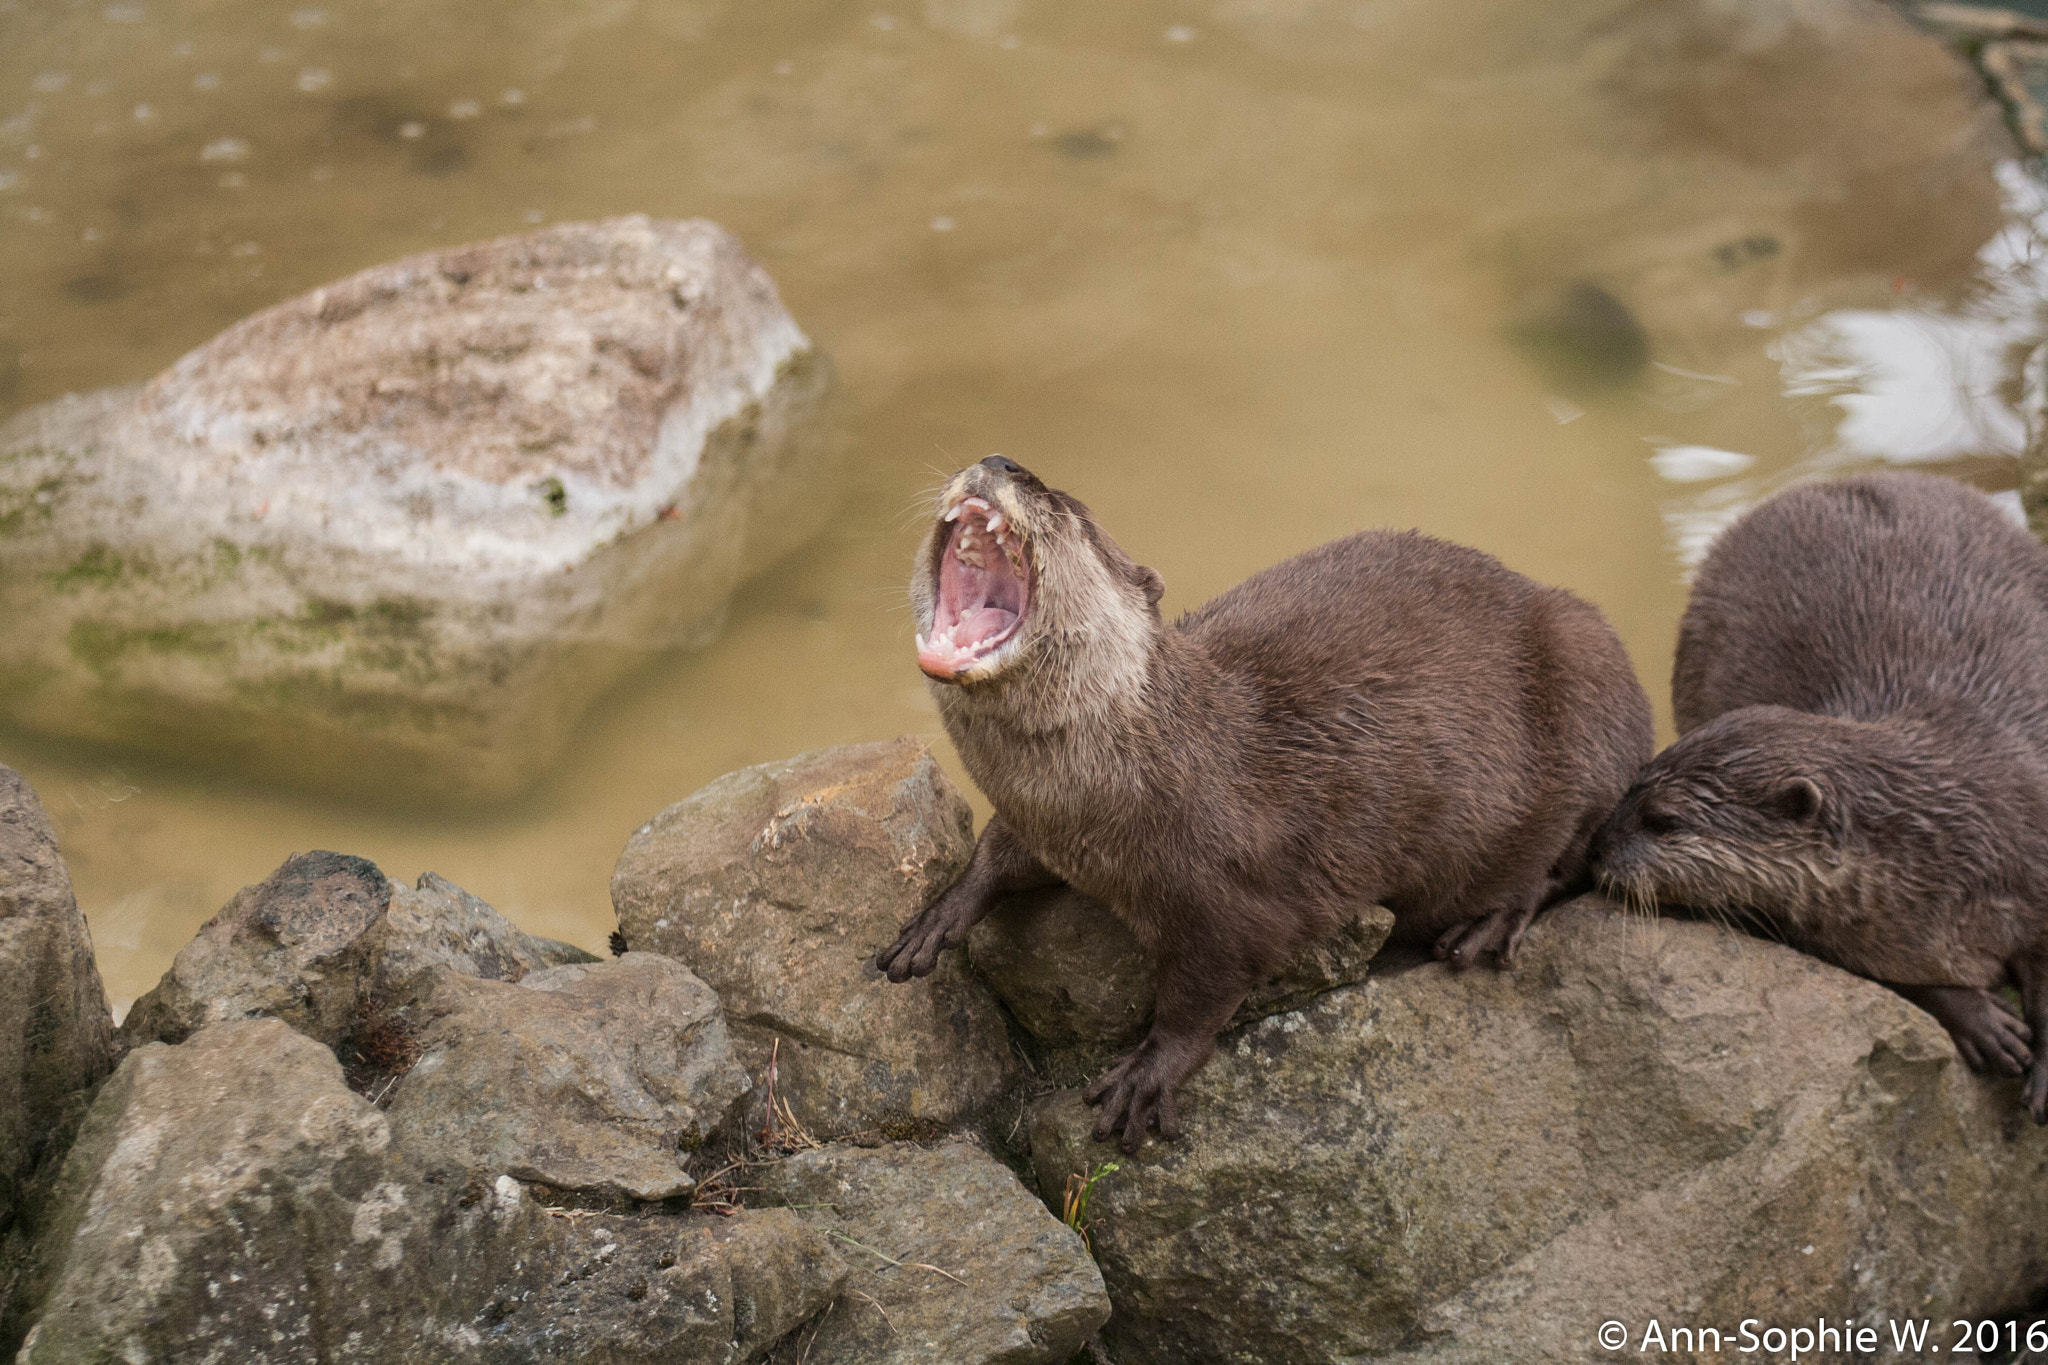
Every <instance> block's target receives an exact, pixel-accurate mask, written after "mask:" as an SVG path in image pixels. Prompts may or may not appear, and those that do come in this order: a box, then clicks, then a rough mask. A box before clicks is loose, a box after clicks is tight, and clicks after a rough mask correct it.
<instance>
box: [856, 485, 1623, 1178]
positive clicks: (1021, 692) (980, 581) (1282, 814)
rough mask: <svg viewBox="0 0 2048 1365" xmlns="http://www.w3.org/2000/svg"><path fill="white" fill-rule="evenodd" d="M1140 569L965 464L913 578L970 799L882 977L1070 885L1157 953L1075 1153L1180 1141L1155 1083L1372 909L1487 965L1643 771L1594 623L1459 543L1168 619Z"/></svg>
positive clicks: (1051, 495)
mask: <svg viewBox="0 0 2048 1365" xmlns="http://www.w3.org/2000/svg"><path fill="white" fill-rule="evenodd" d="M1163 591H1164V588H1163V586H1162V584H1161V583H1160V580H1159V576H1158V575H1157V574H1155V573H1154V572H1152V570H1150V569H1147V568H1143V567H1141V566H1140V565H1137V564H1134V563H1133V562H1132V561H1131V559H1130V558H1129V556H1127V555H1126V554H1125V553H1124V552H1123V550H1122V549H1120V548H1119V547H1118V546H1117V544H1116V542H1115V541H1113V540H1111V539H1110V538H1109V535H1108V534H1107V533H1106V532H1104V531H1103V530H1102V528H1101V527H1099V526H1098V525H1096V523H1095V519H1094V518H1093V517H1092V516H1091V515H1090V514H1089V512H1088V509H1087V508H1086V507H1084V506H1082V505H1081V503H1080V502H1078V501H1076V500H1075V499H1074V498H1072V497H1070V496H1068V495H1067V494H1065V493H1061V492H1058V491H1056V490H1053V489H1049V488H1047V487H1046V486H1045V485H1044V484H1042V483H1040V482H1039V481H1038V480H1037V479H1036V478H1034V477H1033V476H1032V475H1031V474H1030V473H1028V472H1027V471H1025V470H1024V469H1023V468H1021V467H1020V466H1018V465H1017V464H1015V463H1014V462H1012V461H1009V460H1005V459H1003V458H1001V457H1000V456H991V457H989V458H988V459H986V460H983V461H982V462H981V463H980V464H979V465H975V466H973V467H971V468H969V469H967V470H965V471H963V472H962V473H960V474H959V475H957V476H956V477H955V478H954V479H953V480H952V481H951V482H950V483H949V484H948V485H947V486H946V489H945V491H944V492H943V493H942V494H941V495H940V497H939V502H938V508H937V517H936V520H935V521H934V523H933V526H932V529H931V532H930V534H929V535H927V536H926V538H925V542H924V545H923V548H922V549H921V550H920V551H919V553H918V558H917V564H916V569H915V572H914V575H913V577H912V580H911V596H912V599H913V601H914V603H915V606H916V612H917V623H918V628H919V635H918V666H919V667H920V668H922V669H923V670H924V672H925V673H926V674H927V675H928V676H929V677H930V678H931V679H932V691H933V693H934V695H935V697H936V698H937V701H938V705H939V711H940V714H941V716H942V717H943V719H944V721H945V725H946V730H947V733H948V734H950V735H951V736H952V738H953V742H954V745H955V746H956V747H957V748H958V749H959V752H960V756H961V759H962V761H964V762H965V763H966V765H967V769H968V771H969V772H970V773H972V774H973V776H974V779H975V781H976V782H977V783H978V784H979V785H980V787H981V789H982V791H983V792H984V793H985V794H986V795H987V796H988V798H989V800H990V802H991V803H992V804H993V805H994V806H995V810H996V814H995V817H994V818H993V819H991V820H990V821H989V823H988V825H987V827H986V828H985V829H984V830H983V831H982V835H981V839H980V841H979V842H978V843H977V844H976V846H975V850H974V858H973V861H972V862H971V863H970V864H969V866H968V869H967V871H966V873H965V874H963V875H962V876H961V878H960V880H959V881H957V882H955V883H954V884H953V885H952V886H951V887H950V888H949V889H947V890H946V891H945V892H944V893H943V894H941V895H940V896H939V898H938V899H937V900H936V901H934V902H933V903H932V904H931V906H930V907H929V908H927V909H926V910H925V911H924V913H923V914H921V915H920V916H918V918H917V919H915V920H914V921H912V922H911V924H910V925H909V927H907V928H906V929H904V931H903V933H902V936H901V937H900V938H898V939H897V941H896V942H895V944H893V945H892V946H891V947H889V948H888V949H886V950H885V951H883V952H882V953H880V954H879V955H878V956H877V959H876V961H877V963H878V965H879V966H881V967H882V968H883V969H884V970H885V971H887V972H888V974H889V978H890V980H892V981H904V980H907V979H909V978H910V977H913V976H922V975H924V974H925V973H927V972H929V971H931V970H932V967H933V965H934V963H935V962H936V961H937V959H938V954H939V953H940V952H941V951H942V950H943V949H946V948H950V947H954V946H956V945H958V944H959V943H960V942H961V941H962V939H964V938H965V936H966V934H967V930H968V929H969V927H971V926H972V925H973V924H974V923H975V922H976V921H978V920H979V919H981V918H982V917H983V916H984V915H986V914H987V913H988V911H989V909H990V907H991V906H992V904H993V903H994V902H995V900H996V899H997V898H998V897H999V896H1001V895H1003V894H1005V893H1008V892H1012V891H1018V890H1023V889H1026V888H1030V887H1035V886H1045V885H1049V884H1054V883H1057V882H1060V881H1065V882H1068V883H1070V884H1072V885H1073V886H1075V887H1077V888H1079V889H1080V890H1082V891H1085V892H1087V893H1088V894H1089V895H1091V896H1094V897H1096V898H1097V899H1099V900H1101V901H1103V902H1105V903H1106V904H1108V905H1110V906H1111V907H1112V908H1113V909H1114V910H1115V911H1116V913H1117V914H1118V915H1119V916H1120V917H1122V918H1123V919H1124V920H1125V922H1126V923H1128V924H1129V926H1130V928H1131V930H1132V932H1133V934H1134V935H1136V937H1137V938H1138V940H1139V941H1140V942H1141V943H1142V944H1143V945H1144V946H1145V947H1146V949H1147V950H1148V951H1149V952H1151V953H1152V954H1153V955H1154V956H1155V958H1156V959H1157V964H1158V988H1157V994H1156V996H1155V1002H1154V1008H1153V1022H1152V1027H1151V1032H1150V1033H1149V1034H1148V1036H1147V1037H1146V1038H1145V1039H1144V1040H1143V1041H1142V1042H1141V1043H1140V1044H1139V1045H1138V1047H1137V1048H1136V1049H1135V1050H1134V1051H1132V1052H1131V1053H1130V1054H1129V1055H1127V1056H1125V1057H1124V1058H1122V1059H1121V1060H1120V1061H1118V1062H1117V1063H1116V1064H1115V1065H1114V1066H1113V1067H1111V1069H1110V1070H1109V1071H1108V1073H1107V1074H1105V1075H1104V1076H1103V1077H1102V1078H1101V1079H1099V1080H1098V1081H1096V1082H1095V1084H1094V1085H1093V1086H1091V1087H1090V1088H1089V1089H1088V1091H1087V1094H1086V1098H1087V1099H1088V1101H1089V1102H1090V1103H1099V1104H1100V1105H1101V1107H1102V1112H1101V1115H1100V1117H1099V1119H1098V1120H1097V1123H1096V1127H1095V1136H1096V1138H1097V1139H1098V1140H1101V1139H1104V1138H1107V1137H1108V1136H1109V1134H1111V1133H1112V1132H1118V1133H1120V1134H1121V1138H1122V1145H1123V1147H1124V1149H1125V1150H1126V1151H1135V1150H1136V1149H1137V1147H1138V1146H1139V1144H1140V1143H1142V1142H1143V1141H1144V1136H1145V1132H1146V1129H1147V1127H1148V1125H1151V1124H1153V1123H1156V1124H1157V1125H1158V1129H1159V1132H1160V1135H1161V1136H1162V1137H1165V1138H1172V1137H1175V1136H1177V1134H1178V1131H1179V1119H1178V1116H1177V1115H1176V1113H1175V1110H1174V1090H1175V1087H1177V1086H1178V1085H1179V1084H1180V1083H1181V1082H1182V1081H1183V1080H1185V1079H1186V1078H1187V1077H1188V1076H1189V1075H1190V1074H1192V1073H1193V1072H1194V1071H1195V1069H1196V1068H1197V1067H1199V1066H1201V1065H1202V1063H1203V1062H1204V1061H1206V1060H1207V1059H1208V1057H1209V1055H1210V1053H1211V1052H1213V1051H1214V1050H1215V1040H1216V1034H1217V1032H1218V1030H1220V1029H1221V1028H1222V1027H1223V1026H1224V1024H1225V1023H1226V1022H1227V1021H1228V1020H1229V1018H1230V1016H1231V1014H1232V1012H1233V1011H1234V1010H1236V1008H1237V1006H1238V1004H1239V1003H1240V1002H1241V1001H1243V999H1244V997H1245V994H1246V992H1247V991H1248V990H1249V989H1250V988H1251V987H1252V986H1253V985H1255V984H1257V983H1258V982H1259V981H1260V980H1261V979H1263V978H1264V977H1266V976H1268V975H1270V974H1271V973H1272V972H1273V971H1274V970H1275V969H1276V968H1278V967H1279V966H1280V964H1281V963H1282V962H1284V961H1285V960H1286V959H1287V957H1288V956H1289V955H1290V954H1291V953H1293V952H1294V951H1295V950H1296V949H1297V948H1299V947H1301V946H1302V945H1304V944H1306V943H1308V942H1309V941H1311V940H1313V939H1315V938H1318V937H1319V936H1322V935H1324V934H1327V933H1329V932H1330V931H1331V930H1332V929H1333V928H1334V927H1335V926H1336V924H1337V923H1338V922H1339V919H1340V917H1341V915H1342V914H1343V913H1344V912H1345V911H1346V910H1350V909H1356V908H1358V907H1362V906H1365V905H1369V904H1371V903H1373V902H1375V901H1377V902H1379V903H1380V904H1382V905H1385V906H1386V907H1387V908H1388V909H1389V910H1391V911H1393V912H1394V915H1395V917H1396V919H1395V929H1394V934H1395V937H1396V938H1397V939H1401V940H1405V941H1407V942H1410V943H1417V944H1434V945H1435V948H1436V952H1437V955H1438V956H1439V957H1441V958H1445V959H1447V960H1449V961H1450V962H1451V963H1452V965H1453V966H1455V967H1464V966H1468V965H1470V964H1471V963H1472V962H1474V961H1476V960H1477V959H1478V958H1479V957H1480V956H1481V955H1482V954H1492V955H1494V956H1495V957H1496V958H1497V959H1498V961H1499V962H1500V964H1501V965H1503V966H1505V965H1508V964H1509V963H1510V962H1511V961H1512V959H1513V956H1514V952H1515V948H1516V945H1517V944H1519V943H1520V942H1521V939H1522V936H1523V934H1524V933H1525V932H1526V931H1527V929H1528V927H1529V924H1530V921H1531V920H1533V919H1534V918H1535V916H1536V915H1537V913H1538V912H1539V911H1540V910H1542V909H1543V908H1544V907H1545V906H1546V905H1548V904H1549V903H1551V902H1552V901H1553V900H1556V899H1558V898H1559V897H1560V896H1561V895H1563V894H1564V893H1565V892H1566V891H1567V890H1568V889H1570V888H1572V887H1573V886H1574V884H1575V883H1577V882H1579V881H1580V879H1581V877H1582V874H1583V872H1584V869H1585V861H1586V848H1587V844H1588V842H1589V841H1590V840H1591V838H1592V835H1593V832H1594V830H1595V829H1596V828H1597V827H1598V826H1599V824H1600V822H1601V820H1602V819H1603V818H1604V817H1605V816H1606V814H1607V813H1608V811H1609V810H1611V809H1612V808H1613V805H1614V802H1615V800H1616V799H1617V798H1618V797H1619V796H1620V795H1621V793H1622V791H1623V790H1624V789H1625V788H1626V787H1627V785H1628V782H1629V779H1630V778H1631V777H1632V776H1633V775H1634V773H1635V772H1636V770H1637V768H1639V767H1640V766H1641V764H1642V762H1643V761H1644V759H1646V758H1647V757H1648V756H1649V754H1650V750H1651V727H1650V707H1649V701H1648V699H1647V698H1646V697H1645V696H1644V694H1643V690H1642V688H1641V687H1640V686H1639V685H1638V684H1637V682H1636V679H1635V675H1634V673H1633V672H1632V671H1631V670H1630V667H1629V661H1628V656H1627V655H1626V653H1624V651H1623V650H1622V647H1621V642H1620V641H1619V640H1618V639H1616V638H1615V635H1614V632H1613V631H1612V630H1611V629H1610V628H1609V627H1608V625H1607V622H1606V621H1605V620H1604V619H1603V618H1602V617H1601V615H1600V613H1599V612H1598V611H1597V610H1595V609H1594V608H1593V607H1591V606H1588V605H1587V604H1586V603H1584V602H1582V601H1580V600H1579V599H1577V598H1575V597H1573V596H1571V595H1570V594H1569V593H1565V592H1562V591H1559V590H1557V589H1554V588H1546V587H1543V586H1541V585H1539V584H1536V583H1533V582H1531V581H1530V580H1528V579H1526V578H1523V577H1522V576H1521V575H1519V574H1516V573H1512V572H1510V571H1509V570H1507V569H1506V568H1504V567H1502V566H1501V565H1500V563H1499V562H1497V561H1496V560H1494V559H1492V558H1490V557H1489V556H1487V555H1484V554H1481V553H1479V552H1478V551H1476V550H1469V549H1465V548H1462V547H1460V546H1456V545H1450V544H1446V543H1445V542H1443V541H1439V540H1432V539H1430V538H1429V537H1427V536H1423V535H1420V534H1418V533H1415V532H1407V533H1395V532H1390V531H1367V532H1363V533H1360V534H1358V535H1354V536H1350V537H1347V538H1346V539H1343V540H1338V541H1333V542H1331V543H1330V544H1328V545H1324V546H1322V547H1320V548H1318V549H1314V550H1311V551H1309V552H1308V553H1306V554H1304V555H1300V556H1298V557H1296V558H1294V559H1290V560H1288V561H1286V562H1285V563H1282V564H1279V565H1276V566H1274V567H1273V568H1271V569H1268V570H1266V571H1265V572H1263V573H1260V574H1258V575H1256V576H1254V577H1252V578H1251V579H1249V580H1247V581H1246V582H1244V583H1242V584H1239V585H1238V586H1237V587H1235V588H1233V589H1231V590H1230V591H1229V592H1227V593H1224V594H1223V595H1222V596H1220V597H1218V598H1216V599H1215V600H1214V601H1212V602H1210V603H1209V604H1208V605H1206V606H1204V607H1202V608H1200V609H1198V610H1196V611H1194V612H1191V613H1189V614H1188V615H1186V616H1184V617H1182V618H1181V620H1180V621H1179V622H1178V623H1176V624H1174V625H1172V626H1168V625H1166V624H1164V623H1163V622H1162V621H1161V619H1160V615H1159V598H1160V596H1161V594H1162V592H1163Z"/></svg>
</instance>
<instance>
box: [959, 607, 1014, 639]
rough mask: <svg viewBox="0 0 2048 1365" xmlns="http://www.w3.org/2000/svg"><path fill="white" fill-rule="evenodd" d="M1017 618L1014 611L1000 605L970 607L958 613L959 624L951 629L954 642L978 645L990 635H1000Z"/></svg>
mask: <svg viewBox="0 0 2048 1365" xmlns="http://www.w3.org/2000/svg"><path fill="white" fill-rule="evenodd" d="M1016 619H1017V613H1016V612H1014V611H1004V610H1003V609H1002V608H1001V607H970V608H969V609H968V610H966V611H964V612H962V613H961V614H960V624H959V625H958V626H956V627H954V629H953V641H954V643H955V644H962V645H969V646H972V645H978V644H980V643H981V642H982V641H983V640H986V639H988V638H989V637H990V636H992V635H1000V634H1002V633H1003V632H1004V631H1006V630H1008V629H1009V628H1010V623H1011V622H1013V621H1015V620H1016Z"/></svg>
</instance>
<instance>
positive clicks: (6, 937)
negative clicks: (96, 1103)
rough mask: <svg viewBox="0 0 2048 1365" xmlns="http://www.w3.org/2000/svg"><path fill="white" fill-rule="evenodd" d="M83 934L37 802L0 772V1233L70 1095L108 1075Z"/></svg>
mask: <svg viewBox="0 0 2048 1365" xmlns="http://www.w3.org/2000/svg"><path fill="white" fill-rule="evenodd" d="M115 1055H116V1054H115V1049H114V1020H113V1016H112V1015H111V1014H110V1013H108V1011H107V996H106V991H105V989H104V988H103V987H102V986H101V984H100V973H99V968H98V966H97V965H95V963H94V962H93V955H92V936H91V934H89V933H88V932H87V931H86V927H85V916H83V915H81V914H80V913H79V912H78V902H77V900H76V899H75V898H74V897H73V896H72V894H71V876H70V874H69V873H68V872H67V871H66V870H65V868H64V860H63V859H62V858H61V857H59V856H58V853H57V837H56V835H55V834H53V833H52V832H51V830H50V820H49V817H48V816H47V815H45V814H44V813H43V807H42V803H41V802H39V801H37V800H36V794H35V792H34V791H32V790H31V789H30V787H29V785H28V783H26V782H24V781H23V780H22V778H21V774H20V773H17V772H15V771H14V770H13V769H12V768H7V767H0V1231H4V1230H5V1228H6V1227H7V1225H8V1223H9V1222H11V1221H12V1219H13V1216H14V1212H15V1207H16V1204H17V1201H18V1199H19V1197H20V1194H21V1185H22V1182H23V1181H24V1180H26V1179H27V1178H28V1177H29V1175H30V1174H31V1172H33V1171H34V1169H35V1167H36V1165H37V1163H38V1162H39V1161H40V1160H41V1159H42V1158H43V1157H44V1155H45V1154H46V1149H47V1148H48V1147H49V1145H50V1143H51V1141H52V1140H53V1138H58V1137H59V1136H60V1130H61V1129H62V1128H63V1126H64V1125H65V1123H66V1121H67V1119H68V1118H69V1116H70V1111H71V1109H72V1107H73V1104H74V1103H75V1101H74V1096H76V1095H77V1094H78V1092H80V1091H82V1090H84V1089H85V1088H86V1087H88V1086H90V1085H92V1084H93V1083H94V1082H96V1081H98V1080H99V1079H100V1078H101V1077H102V1076H104V1075H106V1074H107V1072H108V1071H109V1070H110V1069H112V1067H113V1065H114V1059H115Z"/></svg>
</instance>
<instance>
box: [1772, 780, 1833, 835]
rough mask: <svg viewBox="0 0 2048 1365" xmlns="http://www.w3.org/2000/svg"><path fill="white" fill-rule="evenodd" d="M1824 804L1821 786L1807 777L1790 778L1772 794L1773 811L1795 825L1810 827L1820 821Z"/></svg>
mask: <svg viewBox="0 0 2048 1365" xmlns="http://www.w3.org/2000/svg"><path fill="white" fill-rule="evenodd" d="M1824 804H1826V803H1825V800H1824V798H1823V797H1822V796H1821V790H1820V786H1819V784H1818V783H1816V782H1814V781H1813V780H1812V779H1810V778H1805V777H1794V778H1790V779H1788V780H1787V781H1786V782H1785V783H1784V784H1783V785H1781V786H1780V787H1779V788H1778V790H1777V791H1775V792H1773V793H1772V794H1771V809H1772V810H1773V811H1775V812H1776V813H1777V814H1779V815H1782V816H1784V817H1785V818H1786V819H1787V820H1790V821H1792V822H1794V823H1795V824H1801V825H1810V824H1812V823H1813V822H1814V821H1816V820H1818V819H1820V812H1821V807H1822V806H1823V805H1824Z"/></svg>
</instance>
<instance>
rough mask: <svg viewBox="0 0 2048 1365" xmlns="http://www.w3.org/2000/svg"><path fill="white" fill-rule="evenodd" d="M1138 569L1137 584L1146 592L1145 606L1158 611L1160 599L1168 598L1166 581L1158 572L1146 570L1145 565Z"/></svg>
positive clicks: (1138, 566) (1139, 566)
mask: <svg viewBox="0 0 2048 1365" xmlns="http://www.w3.org/2000/svg"><path fill="white" fill-rule="evenodd" d="M1136 567H1137V570H1138V573H1137V583H1138V587H1139V588H1140V589H1142V590H1143V591H1144V594H1145V605H1146V606H1148V607H1151V608H1152V609H1153V610H1155V611H1156V610H1158V608H1159V599H1160V598H1162V597H1164V596H1166V580H1165V579H1163V578H1161V577H1160V576H1159V575H1158V573H1157V572H1156V571H1154V570H1152V569H1148V568H1146V567H1145V566H1144V565H1143V564H1140V565H1137V566H1136Z"/></svg>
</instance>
